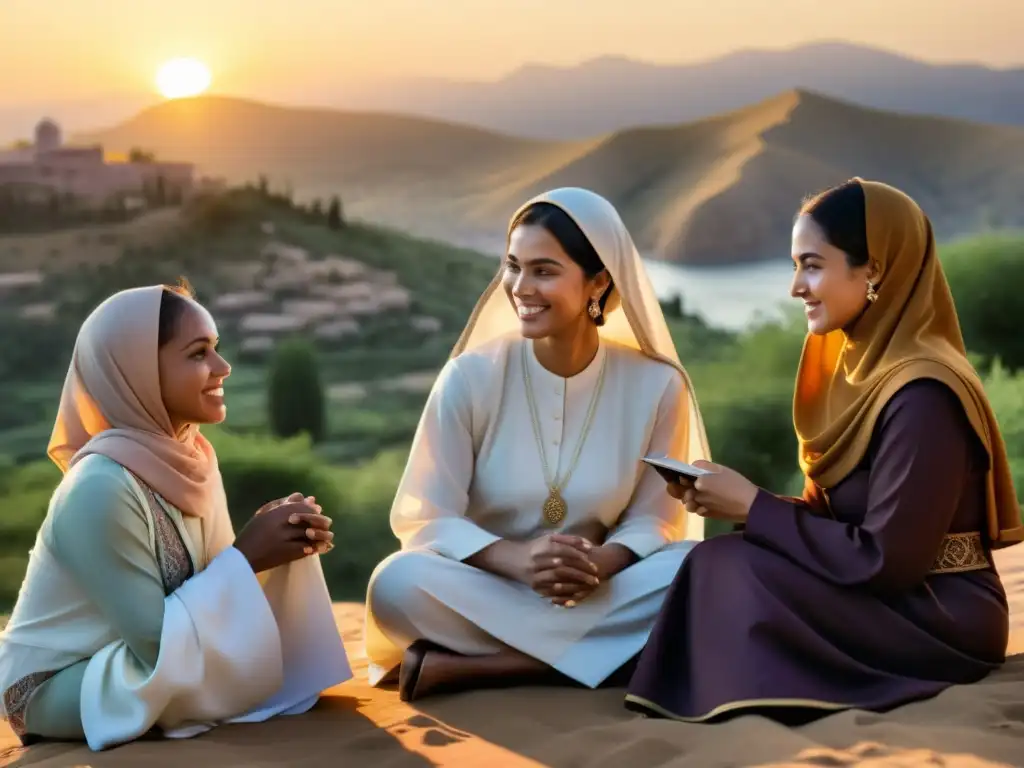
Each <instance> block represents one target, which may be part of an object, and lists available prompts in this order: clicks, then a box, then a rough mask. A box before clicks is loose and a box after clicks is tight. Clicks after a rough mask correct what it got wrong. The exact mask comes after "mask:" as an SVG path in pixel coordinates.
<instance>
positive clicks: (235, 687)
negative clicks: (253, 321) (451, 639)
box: [0, 286, 351, 750]
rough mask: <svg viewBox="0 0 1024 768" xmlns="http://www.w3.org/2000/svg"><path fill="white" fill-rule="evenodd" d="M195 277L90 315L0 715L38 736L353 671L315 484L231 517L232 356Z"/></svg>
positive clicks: (184, 729) (73, 370)
mask: <svg viewBox="0 0 1024 768" xmlns="http://www.w3.org/2000/svg"><path fill="white" fill-rule="evenodd" d="M216 346H217V331H216V326H215V325H214V323H213V319H212V317H210V315H209V313H208V312H207V311H206V310H205V309H204V308H203V307H202V306H201V305H199V304H198V303H196V302H195V301H194V300H193V299H192V298H191V296H190V295H189V294H188V292H187V291H185V290H183V289H172V288H166V287H164V286H151V287H145V288H137V289H132V290H128V291H122V292H120V293H117V294H115V295H114V296H112V297H110V298H109V299H107V300H106V301H105V302H103V303H102V304H101V305H100V306H99V307H97V308H96V309H95V310H94V311H93V313H92V314H91V315H90V316H89V318H87V319H86V321H85V323H84V324H83V326H82V328H81V330H80V332H79V335H78V339H77V341H76V343H75V349H74V352H73V355H72V360H71V366H70V369H69V371H68V375H67V378H66V380H65V385H64V391H63V395H62V397H61V402H60V408H59V411H58V414H57V419H56V424H55V426H54V430H53V434H52V437H51V440H50V445H49V450H48V454H49V456H50V458H51V459H52V460H53V461H54V462H55V463H56V464H57V465H58V466H59V467H60V468H61V470H62V471H63V472H64V473H65V474H64V478H63V479H62V481H61V483H60V484H59V485H58V487H57V489H56V490H55V492H54V494H53V497H52V499H51V501H50V507H49V510H48V512H47V515H46V518H45V520H44V521H43V524H42V526H41V527H40V530H39V533H38V535H37V537H36V541H35V545H34V547H33V549H32V552H31V555H30V559H29V564H28V570H27V573H26V576H25V580H24V582H23V584H22V587H21V591H20V592H19V595H18V600H17V603H16V604H15V607H14V612H13V613H12V615H11V618H10V621H9V623H8V625H7V627H6V629H5V631H4V633H3V634H2V635H0V691H2V693H3V697H2V708H0V716H2V718H3V719H5V720H7V721H8V723H9V724H10V726H11V727H12V730H14V732H15V733H16V734H17V735H18V736H19V737H20V738H21V740H22V742H23V743H25V744H30V743H32V742H34V741H37V740H40V739H60V740H80V739H84V740H85V741H86V742H87V743H88V745H89V747H91V748H92V749H93V750H100V749H104V748H108V747H111V746H114V745H117V744H120V743H124V742H127V741H131V740H133V739H136V738H138V737H139V736H142V735H143V734H146V733H148V732H150V731H153V730H155V731H156V732H162V733H163V734H164V735H166V736H171V737H188V736H192V735H195V734H197V733H201V732H202V731H205V730H208V729H209V728H211V727H213V726H214V725H216V724H217V723H219V722H223V721H234V722H241V721H248V722H252V721H258V720H263V719H266V718H268V717H271V716H273V715H276V714H292V713H298V712H303V711H306V710H307V709H309V708H310V707H311V706H313V704H314V703H315V702H316V701H317V699H318V697H319V694H320V692H321V691H322V690H323V689H326V688H329V687H331V686H333V685H336V684H338V683H341V682H343V681H345V680H347V679H348V678H349V677H350V676H351V673H350V669H349V665H348V660H347V658H346V656H345V651H344V647H343V646H342V643H341V638H340V636H339V634H338V630H337V627H336V626H335V623H334V619H333V616H332V612H331V604H330V597H329V595H328V593H327V588H326V585H325V583H324V578H323V571H322V570H321V567H320V562H319V558H318V557H317V556H316V555H318V554H319V553H321V552H323V551H326V549H327V548H329V546H330V540H331V538H332V535H331V533H330V531H329V527H330V519H329V518H327V517H325V516H323V515H322V514H320V509H319V507H318V506H317V505H316V504H315V500H314V499H312V497H309V498H304V497H303V496H302V494H293V495H292V496H290V497H288V498H287V499H280V500H277V501H276V502H271V503H269V504H267V505H265V506H264V507H263V508H262V509H261V510H259V511H258V512H257V515H256V516H254V518H253V519H252V521H250V523H249V524H247V525H246V527H245V528H244V529H243V530H242V531H241V532H240V533H239V535H238V537H237V539H236V538H235V536H234V533H233V531H232V526H231V519H230V517H229V515H228V509H227V504H226V500H225V496H224V488H223V484H222V482H221V476H220V472H219V470H218V467H217V460H216V455H215V454H214V451H213V449H212V447H211V446H210V444H209V442H207V440H206V439H205V438H204V437H203V436H202V435H201V434H200V432H199V428H198V424H201V423H216V422H219V421H222V420H223V418H224V414H225V408H224V390H223V386H224V380H225V379H226V378H227V376H228V375H229V373H230V366H229V365H228V364H227V363H226V362H225V361H224V359H223V358H222V357H221V356H220V355H219V354H218V352H217V351H216Z"/></svg>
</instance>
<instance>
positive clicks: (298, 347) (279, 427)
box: [267, 339, 327, 443]
mask: <svg viewBox="0 0 1024 768" xmlns="http://www.w3.org/2000/svg"><path fill="white" fill-rule="evenodd" d="M267 405H268V408H269V410H270V414H269V415H270V427H271V429H272V430H273V432H274V434H275V435H277V436H278V437H285V438H287V437H294V436H295V435H298V434H301V433H303V432H304V433H306V434H308V435H309V437H310V439H311V440H312V441H313V442H314V443H318V442H320V441H321V440H323V438H324V433H325V432H326V426H327V424H326V416H325V409H324V388H323V383H322V382H321V379H320V364H319V361H318V360H317V355H316V350H315V349H314V348H313V346H312V345H311V344H309V343H308V342H306V341H304V340H302V339H293V340H290V341H285V342H283V343H281V344H280V345H278V347H277V349H276V350H275V351H274V356H273V359H272V361H271V364H270V379H269V387H268V392H267Z"/></svg>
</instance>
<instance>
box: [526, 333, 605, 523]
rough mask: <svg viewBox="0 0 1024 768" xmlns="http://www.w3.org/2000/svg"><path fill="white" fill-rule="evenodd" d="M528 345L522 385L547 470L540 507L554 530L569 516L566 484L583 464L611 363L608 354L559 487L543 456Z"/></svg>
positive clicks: (541, 458) (542, 463)
mask: <svg viewBox="0 0 1024 768" xmlns="http://www.w3.org/2000/svg"><path fill="white" fill-rule="evenodd" d="M529 343H530V342H529V341H526V340H524V341H523V355H522V357H523V383H524V384H525V385H526V402H527V404H528V405H529V407H530V419H531V420H532V421H533V436H534V437H535V438H536V439H537V450H538V451H539V453H540V463H541V467H542V468H543V469H544V482H545V483H546V484H547V486H548V497H547V499H545V500H544V504H543V506H541V514H542V515H543V518H544V522H545V523H546V524H547V525H549V526H552V527H553V526H556V525H558V524H559V523H561V522H562V521H563V520H564V519H565V515H566V513H567V512H568V511H569V507H568V505H567V504H566V503H565V499H563V498H562V488H564V487H565V485H566V483H568V482H569V477H570V476H571V475H572V473H573V470H574V469H576V463H577V462H578V461H579V460H580V453H581V452H582V450H583V443H584V441H585V440H586V439H587V433H588V432H590V425H591V424H592V423H593V421H594V413H595V411H596V410H597V401H598V399H599V398H600V396H601V390H602V389H603V388H604V371H605V367H606V366H607V363H608V353H607V352H605V353H604V357H603V358H602V360H601V369H600V370H599V371H598V374H597V384H596V385H595V386H594V394H593V395H591V397H590V406H589V408H588V409H587V417H586V419H585V420H584V422H583V428H582V429H581V430H580V439H579V442H578V443H577V444H576V452H575V453H574V454H573V457H572V461H571V462H570V463H569V468H568V469H567V470H566V472H565V477H564V478H562V481H561V482H560V483H556V482H555V478H553V477H552V475H551V471H550V469H549V468H548V459H547V456H546V455H545V453H544V440H543V438H542V437H541V431H540V417H539V416H538V415H537V403H536V402H534V399H533V385H532V384H531V383H530V366H529V360H528V359H527V354H526V346H527V344H529ZM559 463H561V462H559Z"/></svg>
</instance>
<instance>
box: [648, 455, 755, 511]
mask: <svg viewBox="0 0 1024 768" xmlns="http://www.w3.org/2000/svg"><path fill="white" fill-rule="evenodd" d="M693 466H695V467H699V468H700V469H706V470H708V471H709V472H711V474H707V475H701V476H700V477H698V478H696V479H690V478H688V477H681V478H679V480H677V481H676V482H673V483H669V484H668V493H669V495H670V496H673V497H675V498H677V499H679V500H680V501H682V502H683V504H684V505H686V511H687V512H690V513H692V514H694V515H700V516H701V517H708V518H711V519H713V520H725V521H727V522H730V523H743V522H746V520H747V516H748V515H749V514H750V506H751V505H752V504H753V503H754V499H755V498H756V497H757V491H758V488H757V486H756V485H754V484H753V483H752V482H750V481H749V480H747V478H745V477H744V476H743V475H741V474H740V473H739V472H737V471H736V470H734V469H729V468H728V467H723V466H721V465H720V464H713V463H711V462H710V461H695V462H694V463H693Z"/></svg>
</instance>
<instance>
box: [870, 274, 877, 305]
mask: <svg viewBox="0 0 1024 768" xmlns="http://www.w3.org/2000/svg"><path fill="white" fill-rule="evenodd" d="M877 299H878V291H876V290H875V285H874V283H872V282H871V281H870V280H868V301H870V302H871V303H872V304H874V303H875V301H876V300H877Z"/></svg>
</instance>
